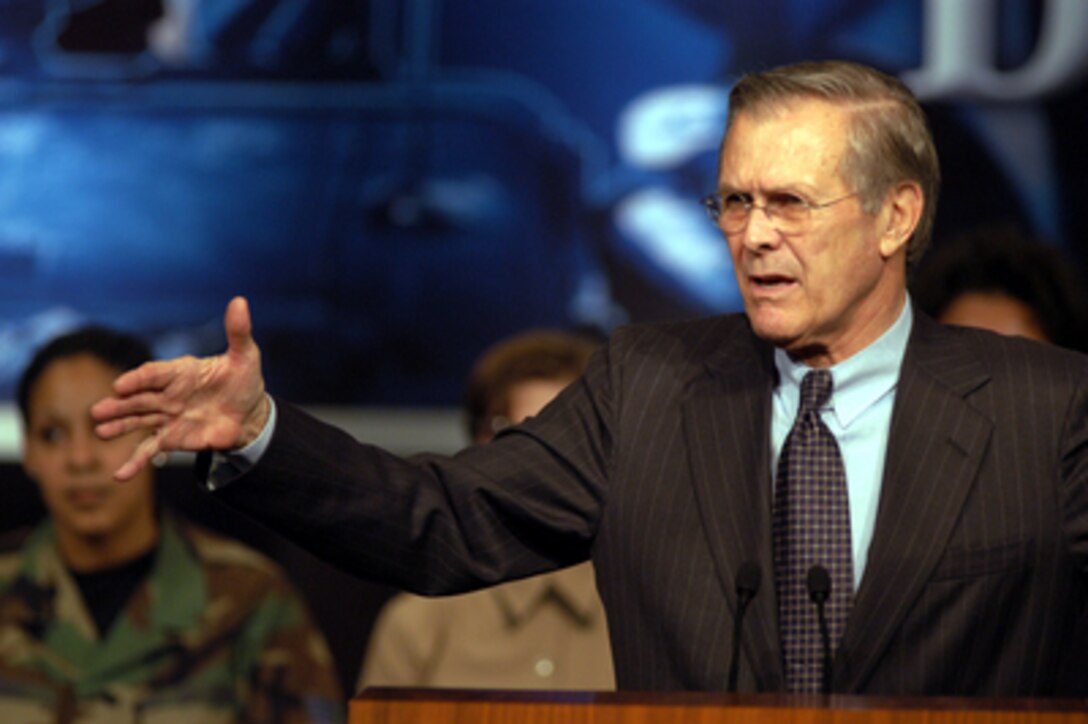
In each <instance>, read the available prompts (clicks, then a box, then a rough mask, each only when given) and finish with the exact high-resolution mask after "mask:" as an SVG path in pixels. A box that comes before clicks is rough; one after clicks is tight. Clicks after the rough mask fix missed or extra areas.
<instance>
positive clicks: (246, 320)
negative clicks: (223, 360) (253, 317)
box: [223, 297, 254, 354]
mask: <svg viewBox="0 0 1088 724" xmlns="http://www.w3.org/2000/svg"><path fill="white" fill-rule="evenodd" d="M223 327H224V329H225V330H226V332H227V352H228V353H233V354H243V353H246V352H249V351H250V349H251V348H252V347H253V344H254V342H253V323H252V322H251V321H250V317H249V303H248V302H247V301H246V299H245V297H235V298H234V299H232V300H230V304H228V305H227V313H226V314H225V315H224V316H223Z"/></svg>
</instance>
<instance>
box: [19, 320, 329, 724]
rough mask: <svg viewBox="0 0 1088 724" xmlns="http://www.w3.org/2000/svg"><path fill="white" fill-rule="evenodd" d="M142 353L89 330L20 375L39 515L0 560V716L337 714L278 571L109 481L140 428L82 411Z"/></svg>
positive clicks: (317, 650) (141, 482) (325, 661)
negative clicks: (98, 426)
mask: <svg viewBox="0 0 1088 724" xmlns="http://www.w3.org/2000/svg"><path fill="white" fill-rule="evenodd" d="M148 357H149V354H148V352H147V348H146V346H144V345H143V343H141V342H139V341H138V340H136V339H133V338H131V337H128V336H126V335H122V334H118V333H116V332H113V331H111V330H106V329H102V328H88V329H84V330H81V331H79V332H76V333H73V334H69V335H66V336H64V337H61V338H59V339H57V340H55V341H53V342H52V343H50V344H48V345H47V346H46V347H45V348H43V349H42V350H41V351H39V352H38V354H37V355H36V356H35V358H34V359H33V360H32V361H31V363H30V365H29V366H28V368H27V370H26V371H25V372H24V374H23V379H22V381H21V382H20V385H19V391H18V401H19V406H20V410H21V413H22V418H23V422H24V424H25V427H26V440H25V445H24V455H23V463H24V467H25V469H26V471H27V473H28V474H29V475H30V477H31V478H32V479H33V480H34V481H35V482H36V483H37V485H38V487H39V489H40V491H41V493H42V498H43V500H44V501H45V505H46V507H47V509H48V511H49V516H48V517H47V519H46V520H45V521H44V522H43V523H42V524H41V525H39V526H38V528H37V529H36V530H34V531H33V532H32V533H30V535H29V536H23V537H22V539H21V540H19V541H18V542H17V543H15V544H12V542H11V541H9V542H8V545H7V546H5V547H4V550H3V552H0V717H2V718H3V719H4V720H5V721H8V720H13V719H12V717H13V716H15V717H17V718H19V719H20V720H25V719H26V718H27V717H31V718H40V717H36V716H33V714H32V713H33V712H51V713H52V714H53V716H54V717H55V718H57V719H59V720H78V721H86V720H101V721H109V722H117V721H136V720H138V721H141V722H143V721H175V720H181V718H182V717H184V720H185V721H186V722H187V724H197V723H198V722H233V721H260V722H272V721H284V722H309V721H319V722H320V721H339V720H341V719H342V718H343V707H342V702H341V699H340V694H339V691H338V686H337V683H336V675H335V671H334V666H333V662H332V658H331V656H330V654H329V651H328V648H327V646H326V643H325V641H324V639H323V638H322V637H321V635H320V634H319V633H318V631H317V630H316V628H315V627H314V625H313V624H312V622H311V619H310V616H309V614H308V612H307V610H306V607H305V605H304V604H303V602H302V601H301V599H300V598H299V596H298V595H297V594H296V592H295V591H294V590H293V589H292V588H291V586H290V584H289V583H288V582H287V580H286V578H285V577H284V575H283V574H282V573H281V571H280V570H279V569H278V568H277V567H276V566H275V565H274V564H273V563H271V562H270V561H269V560H267V559H266V558H264V557H263V556H261V555H260V554H258V553H256V552H255V551H253V550H250V549H248V548H246V547H244V546H242V545H240V544H238V543H236V542H233V541H229V540H225V539H223V538H220V537H218V536H215V535H212V534H211V533H208V532H206V531H203V530H200V529H198V528H196V527H194V526H193V525H191V524H189V523H185V522H182V521H180V520H178V519H176V518H174V517H172V516H170V515H166V514H162V513H160V512H159V511H158V509H157V507H156V504H155V495H154V482H153V479H152V474H151V472H150V471H145V472H144V473H143V474H141V476H140V477H139V478H137V479H135V480H133V481H131V482H130V483H128V484H125V485H118V484H117V483H116V482H114V480H113V478H112V472H113V470H114V468H116V467H117V466H118V465H119V464H120V463H121V462H122V461H124V460H125V459H126V458H127V457H128V456H129V455H130V454H131V452H132V450H133V448H134V447H135V445H136V444H137V443H138V442H139V437H138V434H136V435H134V436H126V437H124V438H121V439H119V440H114V441H109V442H106V441H103V440H101V439H99V438H98V437H96V436H95V434H94V431H93V427H92V423H91V418H90V415H89V414H88V409H89V408H90V406H91V404H92V403H93V402H95V401H96V400H98V399H100V398H102V397H103V396H104V395H106V394H108V393H109V392H110V386H111V383H112V380H113V379H114V378H115V377H116V376H117V373H118V372H121V371H123V370H126V369H130V368H132V367H135V366H136V365H138V364H140V363H142V362H143V361H145V360H146V359H148ZM24 714H25V715H26V716H23V715H24Z"/></svg>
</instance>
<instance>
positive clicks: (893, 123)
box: [726, 60, 941, 266]
mask: <svg viewBox="0 0 1088 724" xmlns="http://www.w3.org/2000/svg"><path fill="white" fill-rule="evenodd" d="M805 98H809V99H818V100H825V101H828V102H831V103H836V104H842V105H844V106H847V107H848V108H849V110H851V111H853V118H852V121H851V127H850V135H849V138H848V139H847V144H848V151H847V153H846V154H845V156H844V157H843V159H842V162H841V165H840V168H839V172H840V173H841V174H842V177H843V180H844V181H846V183H847V184H848V185H849V186H850V187H851V190H852V191H853V192H855V193H857V194H858V195H859V196H860V198H861V202H862V208H864V209H865V211H866V212H867V213H870V214H873V213H876V212H877V211H878V210H879V209H880V205H881V204H882V203H883V202H884V198H885V197H886V196H887V193H888V191H889V190H891V188H892V187H893V186H894V185H895V184H897V183H899V182H900V181H914V182H916V183H917V184H918V185H919V186H920V187H921V189H922V196H923V200H924V205H923V207H922V216H921V219H919V221H918V227H917V228H916V229H915V230H914V234H913V235H912V236H911V239H910V241H909V242H908V245H907V262H908V264H910V265H912V266H913V265H914V264H916V263H917V262H918V260H919V259H921V258H922V255H923V254H924V253H925V250H926V248H927V247H928V246H929V241H930V237H931V236H932V233H933V218H934V216H935V215H936V212H937V194H938V192H939V190H940V185H941V170H940V165H939V163H938V161H937V149H936V148H935V147H934V145H933V136H932V134H931V133H930V130H929V125H928V123H927V122H926V116H925V112H924V111H923V110H922V107H921V106H920V105H919V104H918V99H917V98H915V97H914V94H913V93H911V91H910V89H909V88H907V86H906V85H904V84H903V82H902V81H900V80H899V79H897V78H894V77H892V76H890V75H887V74H885V73H881V72H880V71H878V70H875V69H873V68H870V67H868V66H865V65H860V64H858V63H851V62H847V61H841V60H826V61H806V62H802V63H795V64H792V65H784V66H780V67H778V68H773V69H771V70H767V71H763V72H758V73H751V74H748V75H746V76H744V77H743V78H741V79H740V80H739V81H738V82H737V84H736V85H735V86H734V87H733V90H732V92H731V93H730V94H729V118H728V122H727V124H726V135H728V133H729V129H730V128H732V126H733V121H734V120H735V119H736V117H737V116H738V115H739V114H741V113H748V114H758V113H760V112H761V111H766V110H772V109H775V108H779V107H781V106H783V105H786V104H788V103H790V102H792V101H796V100H798V99H805Z"/></svg>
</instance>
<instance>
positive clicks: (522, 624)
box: [359, 332, 615, 690]
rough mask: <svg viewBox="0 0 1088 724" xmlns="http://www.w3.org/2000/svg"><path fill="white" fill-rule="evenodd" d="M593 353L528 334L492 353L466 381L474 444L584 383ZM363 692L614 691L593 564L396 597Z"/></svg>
mask: <svg viewBox="0 0 1088 724" xmlns="http://www.w3.org/2000/svg"><path fill="white" fill-rule="evenodd" d="M593 349H594V345H593V344H592V343H591V342H589V341H587V340H585V339H582V338H579V337H576V336H571V335H567V334H563V333H559V332H529V333H526V334H523V335H520V336H517V337H514V338H511V339H509V340H507V341H504V342H500V343H499V344H497V345H495V346H494V347H492V348H491V349H490V350H488V351H487V352H486V353H485V354H484V355H483V356H482V357H481V358H480V359H479V361H478V362H477V363H476V366H475V368H474V369H473V371H472V374H471V376H470V378H469V384H468V392H467V395H466V408H467V413H468V414H467V417H468V427H469V433H470V435H471V437H472V439H473V442H474V443H476V444H483V443H486V442H488V441H489V440H490V439H491V438H492V437H493V436H494V435H495V434H496V433H497V432H499V431H500V430H501V429H502V428H503V427H506V426H508V425H512V424H517V423H519V422H521V421H522V420H524V419H525V418H526V417H529V416H531V415H535V414H536V413H537V412H539V411H540V409H541V408H543V407H544V405H546V404H547V403H548V402H550V401H551V399H552V398H553V397H555V396H556V395H557V394H559V392H560V391H561V390H562V389H563V388H564V387H566V386H567V385H568V384H570V383H571V382H572V381H574V379H575V378H577V377H578V375H579V374H581V372H582V370H583V368H584V367H585V364H586V362H587V361H588V359H589V356H590V354H591V353H592V352H593ZM359 683H360V687H363V686H434V687H461V688H489V689H496V688H509V689H582V690H604V689H614V688H615V678H614V675H613V673H612V656H611V653H610V648H609V645H608V631H607V627H606V625H605V614H604V609H603V607H602V605H601V602H600V599H599V598H598V596H597V588H596V584H595V583H594V577H593V567H592V564H590V563H583V564H581V565H577V566H574V567H572V568H567V569H565V570H561V571H557V572H555V573H549V574H546V575H542V576H534V577H532V578H526V579H524V580H521V581H515V582H513V583H507V584H505V585H502V586H497V587H494V588H489V589H485V590H482V591H477V592H474V593H468V594H464V595H460V596H450V597H447V598H423V597H420V596H415V595H411V594H407V593H404V594H400V595H398V596H396V597H395V598H393V600H392V601H390V602H389V603H388V604H387V605H386V607H385V608H384V609H383V610H382V612H381V614H380V616H379V618H378V621H377V623H376V624H375V627H374V631H373V633H372V634H371V638H370V644H369V646H368V650H367V654H366V658H365V660H364V663H363V671H362V675H361V677H360V681H359Z"/></svg>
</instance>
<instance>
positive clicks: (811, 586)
mask: <svg viewBox="0 0 1088 724" xmlns="http://www.w3.org/2000/svg"><path fill="white" fill-rule="evenodd" d="M807 583H808V595H809V598H811V599H812V600H813V601H815V602H816V603H823V602H824V601H826V600H827V599H828V597H830V596H831V574H829V573H828V572H827V569H826V568H824V567H823V566H821V565H820V564H819V563H817V564H816V565H814V566H812V568H809V569H808V581H807Z"/></svg>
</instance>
